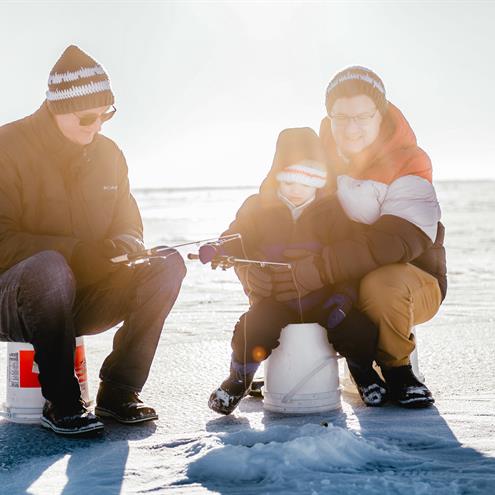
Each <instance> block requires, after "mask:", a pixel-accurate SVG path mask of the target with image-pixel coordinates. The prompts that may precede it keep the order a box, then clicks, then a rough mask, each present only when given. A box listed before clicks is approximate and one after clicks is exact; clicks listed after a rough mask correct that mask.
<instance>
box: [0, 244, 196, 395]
mask: <svg viewBox="0 0 495 495" xmlns="http://www.w3.org/2000/svg"><path fill="white" fill-rule="evenodd" d="M185 274H186V268H185V265H184V261H183V260H182V257H181V256H180V255H179V254H176V255H173V256H170V257H168V258H167V259H153V260H152V262H151V264H150V265H138V266H136V267H135V268H133V269H129V268H127V267H122V268H119V269H118V270H117V271H116V272H114V273H112V274H110V275H109V276H107V277H106V278H105V279H103V280H102V281H100V282H98V283H97V284H94V285H91V286H88V287H86V288H84V289H81V290H77V291H76V284H75V279H74V275H73V273H72V270H71V269H70V267H69V265H68V264H67V262H66V260H65V258H64V257H63V256H62V255H61V254H60V253H58V252H56V251H42V252H40V253H37V254H36V255H34V256H32V257H30V258H28V259H25V260H23V261H21V262H20V263H18V264H17V265H15V266H13V267H12V268H10V269H9V270H7V271H6V272H5V273H3V274H2V275H1V276H0V340H2V341H14V342H30V343H31V344H32V345H33V347H34V350H35V361H36V363H37V364H38V367H39V370H40V374H39V380H40V384H41V390H42V393H43V396H44V397H45V398H46V399H48V400H50V401H52V402H55V403H59V404H70V403H74V401H77V400H79V398H80V390H79V384H78V382H77V379H76V378H75V376H74V350H75V337H76V336H79V335H92V334H97V333H100V332H103V331H105V330H108V329H109V328H111V327H113V326H114V325H116V324H117V323H119V322H122V321H123V322H124V323H123V325H122V326H121V328H120V329H119V330H118V331H117V332H116V334H115V337H114V340H113V350H112V352H111V353H110V355H109V356H108V357H107V358H106V359H105V361H104V363H103V365H102V367H101V370H100V378H101V380H103V381H105V382H109V383H113V384H115V385H117V386H119V387H121V388H125V389H127V390H132V391H137V392H139V391H140V390H141V389H142V387H143V385H144V383H145V382H146V379H147V377H148V374H149V370H150V366H151V363H152V361H153V357H154V355H155V350H156V347H157V345H158V341H159V338H160V334H161V331H162V328H163V323H164V321H165V318H166V317H167V315H168V314H169V312H170V310H171V309H172V306H173V305H174V302H175V300H176V298H177V295H178V293H179V290H180V287H181V284H182V280H183V278H184V276H185Z"/></svg>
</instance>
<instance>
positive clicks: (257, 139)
mask: <svg viewBox="0 0 495 495" xmlns="http://www.w3.org/2000/svg"><path fill="white" fill-rule="evenodd" d="M494 18H495V2H400V1H399V2H394V3H392V2H388V1H384V2H366V3H363V2H347V3H343V2H305V3H300V2H290V3H289V2H255V3H248V2H140V3H134V2H108V1H107V2H98V3H96V2H92V1H86V2H74V1H72V2H71V1H68V2H63V3H62V2H7V1H1V0H0V42H1V43H2V46H4V47H8V49H5V48H4V50H3V64H4V68H5V69H6V74H7V75H6V76H5V77H4V78H2V80H1V82H0V91H1V94H2V95H3V96H2V104H1V107H0V108H1V109H2V110H1V116H0V123H1V124H3V123H6V122H9V121H11V120H15V119H18V118H21V117H23V116H25V115H27V114H30V113H32V112H33V111H34V110H35V109H36V108H38V106H39V105H40V104H41V103H42V101H43V99H44V92H45V91H46V84H47V79H48V73H49V71H50V69H51V68H52V66H53V65H54V63H55V62H56V60H57V59H58V57H59V56H60V54H61V53H62V51H63V50H64V49H65V48H66V46H67V45H69V44H76V45H78V46H79V47H80V48H82V49H83V50H84V51H86V52H87V53H89V54H90V55H91V56H92V57H93V58H95V59H96V60H97V61H98V62H100V63H101V64H102V65H104V67H105V68H106V70H107V71H108V73H109V75H110V79H111V82H112V87H113V90H114V93H115V95H116V106H117V108H118V112H117V115H116V117H115V118H114V119H113V120H112V121H111V122H108V123H107V124H106V125H105V127H104V130H103V134H105V135H107V136H109V137H111V138H112V139H114V140H115V141H116V142H117V143H118V145H119V146H120V147H121V148H122V149H123V151H124V153H125V155H126V158H127V161H128V164H129V175H130V179H131V184H132V186H133V188H143V187H144V188H150V187H158V188H163V187H165V188H169V187H172V188H176V187H181V188H184V187H204V186H207V187H208V186H217V185H220V186H237V185H244V184H246V185H248V184H249V185H256V184H259V183H260V182H261V180H262V179H263V177H264V176H265V174H266V173H267V171H268V169H269V167H270V164H271V161H272V157H273V152H274V149H275V141H276V138H277V135H278V133H279V132H280V131H281V130H282V129H283V128H286V127H297V126H310V127H313V128H315V129H316V130H318V126H319V122H320V119H321V118H322V117H323V116H324V92H325V87H326V85H327V84H328V81H329V80H330V79H331V77H332V75H333V74H334V73H335V72H336V71H338V70H339V69H341V68H342V67H345V66H348V65H353V64H360V65H366V66H369V67H370V68H372V69H374V70H375V71H376V72H377V73H378V74H379V75H380V76H381V77H382V79H383V80H384V82H385V86H386V88H387V95H388V98H389V100H390V101H392V102H393V103H394V104H396V105H397V106H398V107H399V108H400V109H401V110H402V112H403V113H404V114H405V116H406V118H407V119H408V120H409V122H410V123H411V125H412V127H413V129H414V131H415V133H416V136H417V138H418V144H419V145H420V146H421V147H422V148H423V149H425V150H426V151H427V152H428V154H429V155H430V156H431V158H432V162H433V167H434V169H433V176H434V180H484V179H490V180H493V179H495V166H494V165H495V160H494V158H493V157H494V156H495V140H494V139H493V136H492V134H493V130H494V125H493V120H492V118H491V117H492V115H494V114H495V102H494V99H493V97H491V96H490V95H491V92H492V91H493V87H494V82H495V69H494V67H493V64H492V63H491V59H492V58H493V48H494V47H495V33H494V31H493V27H492V21H493V19H494Z"/></svg>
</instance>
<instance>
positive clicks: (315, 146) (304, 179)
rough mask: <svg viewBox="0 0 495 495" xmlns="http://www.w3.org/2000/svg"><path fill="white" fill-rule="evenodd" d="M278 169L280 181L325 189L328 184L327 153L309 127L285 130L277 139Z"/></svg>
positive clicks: (276, 161)
mask: <svg viewBox="0 0 495 495" xmlns="http://www.w3.org/2000/svg"><path fill="white" fill-rule="evenodd" d="M274 166H276V167H277V169H278V170H279V172H278V173H277V175H276V178H277V181H279V182H297V183H299V184H304V185H306V186H311V187H316V188H318V189H320V188H322V187H324V186H325V184H326V180H327V172H326V167H325V154H324V152H323V148H322V146H321V143H320V140H319V138H318V136H317V135H316V133H315V132H314V131H313V129H310V128H309V127H302V128H294V129H285V130H283V131H282V132H281V133H280V134H279V137H278V140H277V148H276V151H275V158H274Z"/></svg>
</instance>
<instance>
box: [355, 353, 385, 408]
mask: <svg viewBox="0 0 495 495" xmlns="http://www.w3.org/2000/svg"><path fill="white" fill-rule="evenodd" d="M347 366H348V367H349V371H350V373H351V376H352V379H353V381H354V383H355V384H356V388H357V390H358V392H359V396H360V397H361V399H362V400H363V402H364V403H365V404H366V405H367V406H370V407H379V406H381V405H382V404H383V403H384V402H385V401H386V400H387V387H386V385H385V383H384V382H383V380H382V379H381V378H380V377H379V376H378V373H377V372H376V371H375V370H374V369H373V365H372V363H367V364H361V363H356V362H355V361H352V360H351V359H347Z"/></svg>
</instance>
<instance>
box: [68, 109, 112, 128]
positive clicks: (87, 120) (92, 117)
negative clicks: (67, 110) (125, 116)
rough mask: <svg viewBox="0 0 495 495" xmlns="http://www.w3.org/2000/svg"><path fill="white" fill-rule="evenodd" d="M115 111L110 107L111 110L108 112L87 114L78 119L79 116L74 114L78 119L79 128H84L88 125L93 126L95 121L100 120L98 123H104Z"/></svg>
mask: <svg viewBox="0 0 495 495" xmlns="http://www.w3.org/2000/svg"><path fill="white" fill-rule="evenodd" d="M116 111H117V109H116V108H115V107H114V106H113V105H112V110H110V111H109V112H105V113H87V114H86V115H83V116H82V117H79V115H77V114H74V115H75V116H76V117H77V118H78V119H79V125H80V126H81V127H86V126H88V125H93V124H94V123H95V122H96V121H97V119H100V122H102V123H103V122H106V121H107V120H110V119H111V118H112V117H113V116H114V115H115V112H116Z"/></svg>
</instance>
